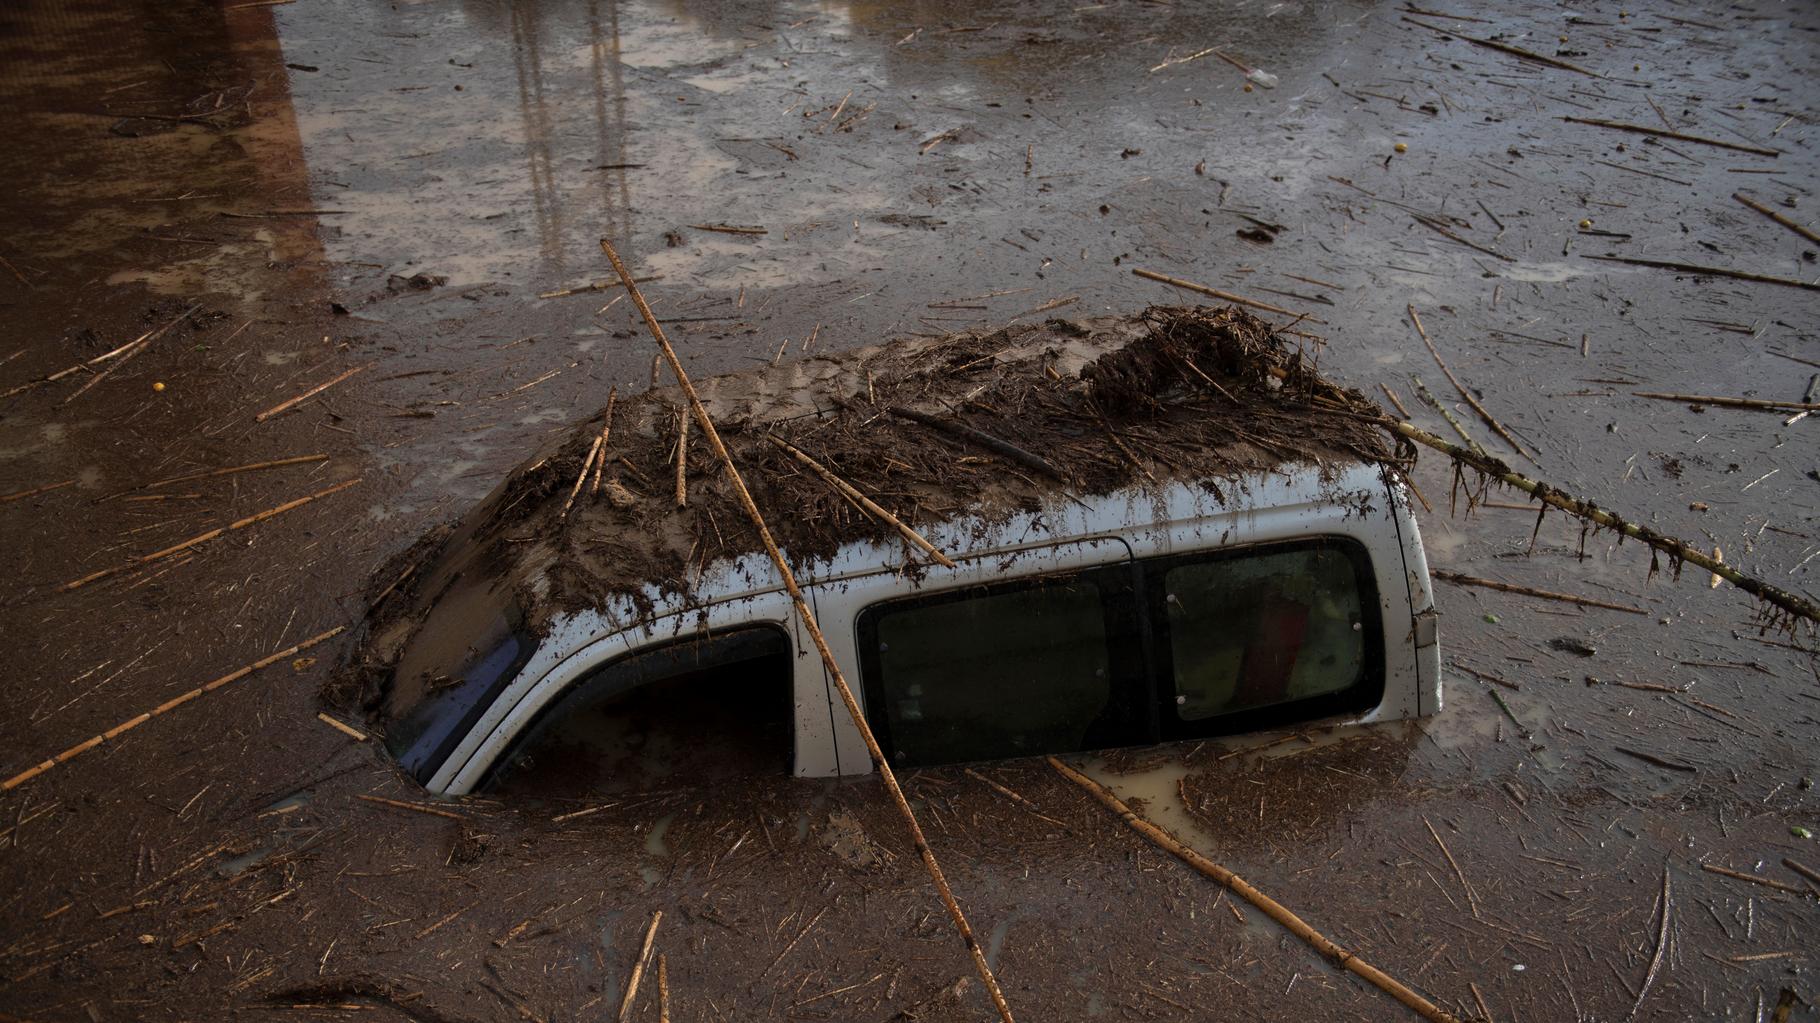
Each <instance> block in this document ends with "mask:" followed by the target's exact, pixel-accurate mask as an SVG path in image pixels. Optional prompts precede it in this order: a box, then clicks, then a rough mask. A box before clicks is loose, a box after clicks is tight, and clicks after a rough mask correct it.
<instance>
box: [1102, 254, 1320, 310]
mask: <svg viewBox="0 0 1820 1023" xmlns="http://www.w3.org/2000/svg"><path fill="white" fill-rule="evenodd" d="M1131 272H1132V273H1134V274H1136V275H1138V276H1139V277H1142V278H1144V279H1145V280H1150V281H1156V282H1158V283H1159V284H1167V285H1169V286H1170V287H1172V288H1181V289H1182V290H1183V291H1193V292H1198V293H1200V294H1202V295H1209V296H1211V297H1213V298H1217V299H1219V300H1220V301H1222V302H1235V303H1237V304H1239V305H1247V306H1250V307H1251V308H1253V309H1262V310H1264V311H1265V312H1267V313H1276V314H1278V315H1280V316H1300V317H1303V318H1305V319H1306V320H1307V321H1308V322H1309V323H1321V324H1325V323H1326V322H1327V321H1326V320H1317V319H1315V318H1314V317H1312V316H1308V315H1307V314H1306V313H1298V312H1295V311H1294V310H1291V309H1285V308H1283V307H1282V306H1280V305H1271V304H1270V303H1269V302H1259V301H1257V300H1255V299H1249V298H1246V297H1244V296H1243V295H1234V294H1233V293H1232V292H1230V291H1221V290H1220V289H1218V288H1210V287H1208V286H1207V285H1205V284H1196V283H1194V282H1193V281H1185V280H1182V279H1181V278H1180V277H1170V276H1167V275H1165V274H1160V273H1157V272H1156V271H1154V270H1145V269H1144V268H1142V267H1136V266H1134V267H1132V268H1131Z"/></svg>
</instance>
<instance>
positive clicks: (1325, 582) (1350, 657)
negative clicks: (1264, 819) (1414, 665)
mask: <svg viewBox="0 0 1820 1023" xmlns="http://www.w3.org/2000/svg"><path fill="white" fill-rule="evenodd" d="M1157 567H1158V568H1160V569H1161V570H1160V571H1157V570H1156V569H1152V570H1151V571H1152V575H1151V578H1152V580H1153V585H1160V588H1161V594H1160V595H1161V604H1162V610H1161V614H1160V615H1159V616H1158V618H1159V620H1160V621H1162V622H1165V623H1166V627H1165V631H1166V632H1167V638H1166V640H1164V641H1162V642H1159V643H1158V644H1157V647H1158V654H1159V655H1160V657H1161V658H1162V659H1164V660H1165V662H1166V663H1165V665H1164V670H1163V671H1161V672H1160V673H1159V674H1160V675H1161V676H1162V677H1161V679H1159V682H1160V683H1162V684H1161V685H1159V689H1160V690H1161V691H1162V695H1163V696H1164V702H1165V709H1164V713H1163V715H1162V720H1163V723H1164V731H1165V733H1166V734H1169V735H1170V736H1171V737H1186V736H1190V735H1208V734H1214V733H1218V732H1232V731H1243V730H1247V729H1251V728H1256V727H1265V726H1268V725H1270V724H1273V723H1278V722H1282V721H1288V720H1293V719H1297V718H1303V719H1306V718H1313V717H1320V716H1324V715H1327V714H1334V713H1339V712H1342V711H1345V710H1352V709H1363V708H1366V707H1370V706H1373V705H1375V704H1376V703H1377V702H1378V700H1379V698H1380V697H1381V696H1382V694H1383V659H1384V658H1383V653H1382V649H1381V648H1382V645H1383V633H1382V629H1381V628H1380V626H1379V619H1378V610H1377V591H1376V587H1375V586H1374V585H1373V583H1372V577H1371V572H1370V567H1371V561H1370V557H1369V556H1368V555H1367V554H1366V553H1365V552H1364V551H1363V550H1362V549H1360V548H1359V547H1358V545H1357V544H1355V543H1352V542H1350V541H1341V540H1329V541H1324V542H1320V543H1315V544H1296V545H1286V546H1283V547H1276V548H1267V549H1264V550H1253V551H1239V552H1224V553H1221V554H1215V555H1198V556H1192V557H1188V558H1182V559H1174V560H1171V561H1168V562H1164V563H1163V564H1162V565H1160V566H1157Z"/></svg>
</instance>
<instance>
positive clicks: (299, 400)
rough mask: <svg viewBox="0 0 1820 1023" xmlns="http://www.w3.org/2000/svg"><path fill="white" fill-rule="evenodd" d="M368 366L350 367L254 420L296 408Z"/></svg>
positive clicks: (260, 421) (267, 417) (259, 421)
mask: <svg viewBox="0 0 1820 1023" xmlns="http://www.w3.org/2000/svg"><path fill="white" fill-rule="evenodd" d="M368 365H371V364H370V363H369V364H368ZM366 368H367V367H366V366H355V367H354V368H353V369H350V370H348V371H347V372H346V373H343V374H341V375H340V376H337V377H335V378H334V379H333V380H325V381H323V382H322V383H320V384H317V385H316V386H315V387H312V388H310V389H309V390H307V391H305V392H303V393H302V394H299V395H298V396H297V397H295V398H292V399H290V400H289V401H281V402H279V403H278V404H276V405H273V406H272V407H271V408H269V409H266V410H265V411H264V412H261V413H259V414H258V415H256V416H254V417H253V422H255V423H263V422H265V421H266V420H268V419H270V418H272V417H273V416H275V415H279V414H281V413H283V412H287V411H289V410H290V409H293V408H296V407H297V406H298V405H301V404H303V403H304V402H306V401H309V400H310V399H311V398H314V397H316V396H317V395H318V394H321V393H322V392H324V391H326V390H328V389H329V388H331V387H334V386H335V385H336V384H339V383H341V382H342V381H343V380H346V379H347V378H348V377H351V376H353V375H354V374H356V373H358V372H360V371H361V370H363V369H366Z"/></svg>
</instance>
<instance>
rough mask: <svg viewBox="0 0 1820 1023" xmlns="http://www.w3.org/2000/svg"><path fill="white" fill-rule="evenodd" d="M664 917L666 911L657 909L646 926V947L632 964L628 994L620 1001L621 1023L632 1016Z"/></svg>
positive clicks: (627, 984)
mask: <svg viewBox="0 0 1820 1023" xmlns="http://www.w3.org/2000/svg"><path fill="white" fill-rule="evenodd" d="M663 919H664V911H663V910H661V909H659V910H656V911H654V912H653V913H652V914H651V926H649V927H647V928H645V944H644V947H643V948H641V949H639V950H638V961H637V962H635V963H633V964H632V976H631V978H630V979H628V980H627V981H626V996H625V998H623V999H621V1001H620V1003H619V1023H626V1020H628V1019H631V1018H632V1003H633V1002H635V1001H636V1000H637V999H638V982H639V980H640V978H642V977H643V976H644V975H645V964H646V963H648V962H650V960H651V943H652V942H653V941H656V940H657V925H658V924H660V923H662V922H663Z"/></svg>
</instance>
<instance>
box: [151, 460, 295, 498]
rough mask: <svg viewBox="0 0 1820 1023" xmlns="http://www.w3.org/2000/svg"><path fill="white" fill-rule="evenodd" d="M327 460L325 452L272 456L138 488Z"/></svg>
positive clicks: (188, 474)
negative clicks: (268, 458) (247, 463)
mask: <svg viewBox="0 0 1820 1023" xmlns="http://www.w3.org/2000/svg"><path fill="white" fill-rule="evenodd" d="M328 460H329V456H328V455H326V454H323V455H295V456H292V457H290V458H274V459H272V460H271V461H269V462H254V463H252V464H250V465H231V466H228V467H227V468H225V469H205V470H203V471H201V472H192V473H186V474H185V475H182V476H172V477H171V478H170V479H163V480H159V481H158V482H156V483H147V484H146V485H145V486H143V487H141V488H139V489H141V490H155V489H157V488H159V487H168V486H170V485H171V484H173V483H188V482H189V481H191V480H201V479H212V478H214V477H216V476H233V475H237V474H239V473H243V472H255V471H257V470H260V469H279V468H283V467H284V466H287V465H303V464H305V463H306V462H326V461H328Z"/></svg>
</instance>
